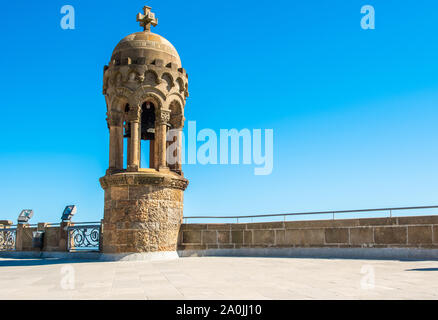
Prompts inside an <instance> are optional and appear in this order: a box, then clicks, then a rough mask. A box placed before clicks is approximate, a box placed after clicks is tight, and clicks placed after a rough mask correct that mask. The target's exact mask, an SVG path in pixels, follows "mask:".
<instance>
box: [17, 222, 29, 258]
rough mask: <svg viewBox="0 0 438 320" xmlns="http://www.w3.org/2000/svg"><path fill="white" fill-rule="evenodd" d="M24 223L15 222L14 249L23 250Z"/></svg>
mask: <svg viewBox="0 0 438 320" xmlns="http://www.w3.org/2000/svg"><path fill="white" fill-rule="evenodd" d="M25 227H26V224H22V223H20V224H17V231H16V234H15V250H16V251H23V236H24V230H23V229H24V228H25Z"/></svg>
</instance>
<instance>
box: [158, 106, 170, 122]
mask: <svg viewBox="0 0 438 320" xmlns="http://www.w3.org/2000/svg"><path fill="white" fill-rule="evenodd" d="M169 121H170V110H158V111H157V124H159V125H166V124H168V123H169Z"/></svg>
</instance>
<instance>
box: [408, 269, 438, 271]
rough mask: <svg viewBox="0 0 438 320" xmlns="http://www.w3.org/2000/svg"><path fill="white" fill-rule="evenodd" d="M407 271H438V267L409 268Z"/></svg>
mask: <svg viewBox="0 0 438 320" xmlns="http://www.w3.org/2000/svg"><path fill="white" fill-rule="evenodd" d="M406 271H438V268H417V269H408V270H406Z"/></svg>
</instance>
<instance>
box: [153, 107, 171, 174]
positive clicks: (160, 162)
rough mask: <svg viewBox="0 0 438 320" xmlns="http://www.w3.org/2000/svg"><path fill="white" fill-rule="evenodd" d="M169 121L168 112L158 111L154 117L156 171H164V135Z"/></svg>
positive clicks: (165, 164) (165, 166) (165, 165)
mask: <svg viewBox="0 0 438 320" xmlns="http://www.w3.org/2000/svg"><path fill="white" fill-rule="evenodd" d="M169 120H170V111H169V110H158V116H157V117H156V125H155V140H156V141H157V143H156V145H155V147H157V150H156V151H157V155H158V157H157V158H158V159H157V163H156V168H157V169H166V168H167V163H166V146H167V143H166V142H167V141H166V138H167V137H166V133H167V124H168V123H169Z"/></svg>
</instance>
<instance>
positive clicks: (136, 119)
mask: <svg viewBox="0 0 438 320" xmlns="http://www.w3.org/2000/svg"><path fill="white" fill-rule="evenodd" d="M140 117H141V107H140V106H135V107H131V109H130V110H129V115H128V120H129V122H130V124H131V149H130V150H129V151H130V156H129V160H130V162H129V163H128V171H138V169H139V168H140V134H139V133H140Z"/></svg>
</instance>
